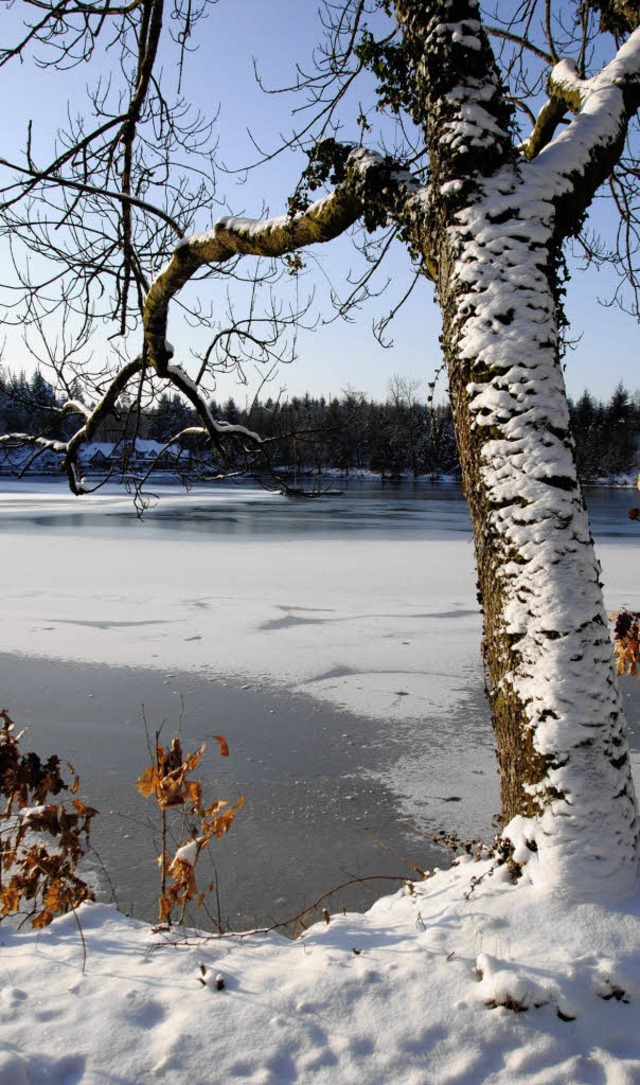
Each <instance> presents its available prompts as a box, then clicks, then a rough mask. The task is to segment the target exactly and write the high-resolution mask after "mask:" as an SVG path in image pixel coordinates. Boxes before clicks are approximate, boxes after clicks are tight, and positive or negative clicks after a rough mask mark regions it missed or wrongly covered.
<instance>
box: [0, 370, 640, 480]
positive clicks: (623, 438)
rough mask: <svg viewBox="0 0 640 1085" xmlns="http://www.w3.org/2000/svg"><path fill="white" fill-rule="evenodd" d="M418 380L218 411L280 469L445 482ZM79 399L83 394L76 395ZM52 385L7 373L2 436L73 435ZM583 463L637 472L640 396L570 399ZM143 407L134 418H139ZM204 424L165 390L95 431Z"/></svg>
mask: <svg viewBox="0 0 640 1085" xmlns="http://www.w3.org/2000/svg"><path fill="white" fill-rule="evenodd" d="M417 388H418V385H417V383H416V382H413V381H409V380H406V379H404V378H402V377H395V378H393V379H392V380H391V381H390V384H389V393H388V396H387V399H386V401H385V402H384V403H376V402H374V401H372V400H370V399H368V398H367V397H366V396H365V395H363V394H361V393H357V392H352V391H347V392H344V393H342V395H341V396H339V397H338V396H336V397H333V398H330V399H325V398H324V397H322V396H321V397H314V396H311V395H304V396H293V397H291V398H290V399H286V400H283V399H278V400H274V399H271V398H266V399H264V400H260V401H255V402H254V403H253V404H252V405H251V406H250V407H249V408H246V407H245V408H243V407H242V406H241V405H239V404H238V403H236V402H235V401H234V399H228V400H227V401H226V402H225V403H218V404H214V413H215V414H216V416H217V417H219V418H220V419H223V420H225V421H227V422H232V423H239V424H241V425H244V426H247V427H249V428H250V429H252V430H255V431H256V432H258V433H260V434H261V435H262V436H263V437H265V438H271V439H272V443H271V444H270V447H269V459H270V462H271V464H272V466H273V467H275V468H286V469H287V470H288V471H290V472H291V471H293V472H300V473H309V472H313V473H322V472H323V471H327V470H331V469H337V470H339V471H342V472H345V473H349V472H351V471H353V472H356V471H371V472H373V473H375V474H379V475H381V476H382V477H384V478H401V477H406V476H409V477H416V478H417V477H418V476H420V475H427V476H429V477H432V478H437V477H440V476H442V475H449V476H450V475H453V476H455V475H456V474H458V473H459V463H458V454H457V450H456V445H455V439H454V436H453V424H452V418H451V410H450V408H449V406H448V405H442V404H438V405H436V404H433V403H429V402H425V401H423V400H421V399H420V398H419V397H418V394H417ZM76 398H77V396H76ZM60 403H61V400H60V397H59V396H58V395H57V394H56V392H55V390H54V388H53V387H52V385H51V384H49V383H48V381H47V380H46V379H45V378H44V377H43V376H42V373H41V372H40V371H37V372H36V373H35V374H34V375H33V376H32V377H31V378H27V377H25V375H24V373H19V374H13V373H11V372H9V371H7V370H0V434H6V433H31V434H40V435H46V436H48V437H53V438H62V439H64V438H66V437H67V436H68V435H69V434H70V433H71V432H73V431H74V429H75V428H76V425H77V418H76V419H74V418H73V417H69V416H67V418H66V419H65V418H62V419H60V418H59V417H58V414H57V409H58V408H59V405H60ZM570 410H571V418H572V427H573V435H574V439H575V442H576V452H577V458H578V468H579V471H580V475H581V477H582V479H583V481H585V482H590V481H594V480H595V479H597V478H603V477H611V476H614V475H618V474H622V473H624V472H627V471H629V470H630V469H631V468H633V467H634V465H635V464H636V462H637V448H638V435H639V434H640V397H639V396H638V395H637V394H636V395H635V396H631V395H630V393H629V392H628V391H627V389H626V388H624V386H623V385H622V384H620V385H618V387H617V388H616V389H615V391H614V393H613V395H612V396H611V399H610V400H609V401H608V402H607V403H602V402H599V401H597V400H596V399H594V397H593V396H592V395H590V393H589V392H587V391H585V392H584V393H583V394H582V396H581V397H580V399H579V400H578V401H577V402H572V401H570ZM134 413H135V417H134ZM193 424H197V420H196V418H195V416H194V414H193V411H192V410H191V409H190V408H189V407H188V405H187V404H186V403H185V402H184V401H183V400H181V399H180V397H179V396H177V395H175V394H174V395H161V396H160V398H159V399H158V400H157V402H156V403H155V404H154V405H153V406H152V407H149V408H147V409H144V408H143V409H142V411H141V413H139V412H137V411H136V412H132V411H131V409H130V407H129V406H128V405H127V404H126V403H124V404H122V407H121V410H119V411H118V412H117V413H116V414H115V415H114V416H112V417H111V418H110V419H108V420H107V421H106V422H105V423H104V424H103V426H102V428H101V430H100V432H99V433H98V434H97V435H96V440H101V441H105V442H113V443H116V442H119V441H123V440H124V441H126V440H128V439H130V438H131V437H133V436H138V437H140V438H145V439H146V438H148V439H153V440H156V441H160V442H168V441H171V440H172V438H173V437H174V436H175V434H176V433H179V431H180V430H182V429H185V428H186V427H187V426H190V425H193Z"/></svg>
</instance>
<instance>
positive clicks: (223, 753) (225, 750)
mask: <svg viewBox="0 0 640 1085" xmlns="http://www.w3.org/2000/svg"><path fill="white" fill-rule="evenodd" d="M213 737H214V738H215V740H216V742H219V743H220V757H228V756H229V746H228V744H227V740H226V738H225V737H224V735H214V736H213Z"/></svg>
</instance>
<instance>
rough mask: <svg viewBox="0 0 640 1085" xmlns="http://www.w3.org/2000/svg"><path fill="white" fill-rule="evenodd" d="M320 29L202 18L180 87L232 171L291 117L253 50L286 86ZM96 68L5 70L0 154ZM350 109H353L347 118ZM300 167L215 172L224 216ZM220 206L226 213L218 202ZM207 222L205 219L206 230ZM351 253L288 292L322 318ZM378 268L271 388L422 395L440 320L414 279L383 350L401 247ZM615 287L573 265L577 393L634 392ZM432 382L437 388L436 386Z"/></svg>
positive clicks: (233, 15) (183, 342) (270, 6)
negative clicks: (375, 277) (359, 295)
mask: <svg viewBox="0 0 640 1085" xmlns="http://www.w3.org/2000/svg"><path fill="white" fill-rule="evenodd" d="M14 10H15V9H14ZM10 21H11V13H8V12H3V23H4V26H5V27H6V26H7V25H8V23H9V22H10ZM319 34H320V26H319V22H318V19H317V15H316V12H315V5H313V4H302V3H300V2H299V0H298V2H296V0H269V3H264V2H259V0H234V2H233V3H230V2H228V0H220V2H219V3H218V4H217V5H215V6H214V7H213V8H212V10H211V13H210V15H209V17H208V19H207V20H206V22H203V23H202V24H201V26H200V31H199V44H200V48H199V50H198V51H197V52H195V53H194V54H193V55H192V57H191V58H190V62H189V66H188V69H187V76H186V81H185V87H184V89H185V91H186V93H187V96H188V97H189V99H190V100H192V101H193V102H194V104H196V105H197V106H199V107H200V108H201V109H202V110H203V111H204V112H207V113H211V112H214V111H215V110H216V109H217V107H218V105H220V114H219V119H218V122H217V132H218V136H219V140H220V157H221V159H222V161H224V162H225V163H226V164H227V165H228V166H229V167H236V168H237V167H240V166H243V165H245V164H247V163H248V162H250V161H252V160H253V159H255V150H254V148H253V145H252V142H251V139H250V137H249V135H248V129H250V130H251V132H252V133H253V135H254V137H255V138H256V139H257V140H258V141H259V142H260V144H261V145H262V146H263V147H264V148H265V149H270V148H272V147H275V146H276V145H277V143H278V140H279V134H280V133H284V134H286V133H287V132H289V131H290V130H291V127H292V123H293V122H292V118H291V112H290V110H291V107H292V104H293V103H292V99H291V97H290V96H286V95H265V94H264V93H263V92H262V91H261V90H260V89H259V88H258V87H257V85H256V83H255V80H254V75H253V63H252V57H253V56H255V57H256V59H257V62H258V65H259V68H260V71H261V73H262V74H263V76H264V79H265V81H266V82H267V84H271V85H282V84H284V83H288V82H291V81H292V80H293V78H294V75H295V71H294V63H295V60H296V59H299V60H300V61H301V63H302V64H303V65H304V64H305V63H307V64H308V61H309V58H310V55H311V51H312V48H313V46H314V44H315V42H316V41H317V40H318V38H319ZM167 63H168V64H171V63H173V62H172V61H167ZM97 74H99V67H98V62H94V64H93V65H92V67H91V69H90V70H87V69H83V70H76V71H74V72H72V73H69V74H62V73H50V72H49V73H48V72H39V71H37V70H34V68H33V67H32V66H31V65H29V64H23V65H19V64H16V65H14V66H13V67H12V68H7V69H5V70H4V72H3V73H2V79H3V80H4V84H3V85H4V87H5V88H6V87H7V83H9V92H8V93H4V94H3V95H2V96H1V97H0V118H1V122H2V130H3V141H4V147H5V152H6V153H7V154H8V153H9V150H11V152H12V153H15V150H16V148H17V147H18V146H19V143H20V139H21V134H22V133H23V132H24V131H25V128H26V122H27V120H28V119H29V118H33V120H34V122H35V146H36V148H38V147H40V148H41V149H42V157H43V158H45V157H46V153H45V148H46V147H47V146H48V145H49V143H50V138H51V134H52V131H53V130H54V129H55V127H56V125H57V123H59V120H60V119H62V120H63V119H64V113H65V102H66V101H67V100H68V99H69V100H70V101H71V109H72V111H73V110H77V111H79V110H80V109H81V108H82V103H83V99H84V94H85V87H86V85H87V84H90V83H91V82H93V81H94V79H95V77H96V76H97ZM360 93H361V94H362V95H364V96H365V98H366V95H367V93H368V88H366V87H364V86H363V87H362V89H361V91H360ZM354 104H355V103H354ZM355 113H356V109H355V108H354V109H353V110H352V111H351V114H350V116H351V115H352V116H355ZM349 123H350V124H353V122H352V121H351V122H349ZM349 123H347V125H346V126H345V129H344V132H343V136H344V138H345V139H349V138H357V130H356V129H355V127H349ZM301 164H304V160H303V159H301V157H300V156H299V155H295V154H284V155H282V156H279V157H278V158H276V159H275V160H273V161H271V162H268V163H267V164H265V165H264V166H263V167H261V168H260V169H257V170H254V171H252V172H250V173H249V175H248V176H247V178H246V180H244V179H243V183H242V184H240V183H239V178H238V177H237V176H235V175H232V174H231V175H227V176H223V177H222V178H221V179H220V187H219V191H220V194H221V195H223V196H224V198H225V201H226V208H227V213H228V212H229V211H233V212H234V213H246V214H248V215H251V216H254V215H255V216H257V215H259V214H260V212H261V209H262V206H263V204H267V205H268V206H269V210H270V212H271V213H272V214H279V213H281V212H282V211H283V210H284V209H285V205H286V198H287V196H288V195H289V194H290V193H291V191H292V190H293V188H294V186H295V183H296V180H297V178H298V176H299V171H300V168H301ZM221 213H225V210H224V209H223V208H221ZM598 216H599V221H600V222H602V223H603V224H604V225H605V226H606V225H607V217H606V214H604V213H603V212H602V210H601V209H600V208H598ZM205 225H206V224H204V223H203V224H202V226H203V228H204V227H205ZM355 259H356V258H355V256H354V250H353V246H352V244H351V241H350V240H349V239H348V238H342V239H340V240H339V241H338V242H334V243H331V244H330V245H328V246H324V247H321V246H319V247H317V249H316V250H315V251H314V254H313V256H312V258H311V259H307V264H308V270H307V271H306V272H305V274H303V275H302V276H301V277H300V280H299V282H298V284H297V289H298V290H299V291H300V295H301V296H304V294H305V293H306V291H307V289H312V288H314V289H315V291H316V297H315V302H314V305H313V307H312V308H313V312H315V313H317V314H321V315H322V316H324V317H330V316H332V315H333V313H332V309H331V305H330V301H329V297H328V290H327V288H326V285H325V275H326V276H329V277H330V278H331V280H332V282H333V284H334V286H335V288H336V289H337V290H338V292H339V293H342V294H344V293H348V289H349V288H348V283H347V276H348V273H349V269H350V268H351V267H352V266H353V265H354V262H355ZM318 271H319V272H320V274H318ZM386 275H387V276H389V277H390V279H391V285H390V287H389V288H388V290H387V291H385V294H384V296H383V297H382V298H380V299H378V300H377V301H375V302H373V303H371V304H369V305H367V306H365V307H364V309H363V310H362V311H361V312H360V313H359V314H356V318H355V320H354V321H353V322H352V323H345V322H344V321H342V320H335V321H333V322H331V323H329V324H328V325H323V324H322V323H321V324H320V325H319V326H318V328H317V330H316V331H314V332H305V331H302V332H301V333H300V334H299V337H298V353H299V358H298V360H297V361H296V362H295V363H293V364H292V365H290V366H284V367H282V368H281V370H280V372H279V373H278V374H277V376H276V377H275V379H274V381H273V384H272V387H271V389H270V391H271V394H275V392H277V391H279V390H280V389H282V388H286V392H287V393H288V394H289V395H296V394H300V393H301V392H304V391H309V392H311V393H312V394H325V395H331V394H336V393H339V392H340V391H341V390H342V389H345V388H347V387H351V388H355V389H357V390H359V391H363V392H365V393H366V394H368V395H370V396H373V397H375V398H384V396H385V395H386V391H387V385H388V381H389V378H390V377H391V376H392V375H393V374H396V373H397V374H401V375H403V376H407V377H409V378H411V379H414V380H415V381H418V382H420V388H421V391H422V392H423V393H424V392H426V382H427V381H428V380H430V379H432V376H433V373H434V371H435V369H436V368H437V366H438V364H439V346H438V335H439V327H440V321H439V313H438V309H437V306H436V305H435V304H434V302H433V295H432V290H431V287H430V284H429V283H428V282H426V281H425V282H424V283H420V284H419V286H418V288H417V289H416V290H415V291H414V294H413V296H412V298H411V299H410V301H409V302H408V303H407V305H406V306H405V308H404V309H403V310H402V312H401V313H400V315H399V316H398V318H397V319H396V321H395V322H394V324H393V325H392V327H391V329H390V333H389V334H390V337H391V338H392V339H393V347H392V348H391V349H388V350H384V349H383V348H382V347H381V346H380V345H379V344H378V343H377V342H376V340H375V339H374V337H373V336H372V334H371V325H372V322H373V321H374V320H375V319H378V318H379V317H380V316H381V315H383V314H384V313H385V312H386V311H387V309H388V308H389V307H390V306H391V305H392V304H393V303H394V302H395V300H397V298H398V297H399V295H400V294H402V293H403V292H404V289H405V288H406V284H407V283H408V282H409V276H410V268H409V262H408V259H407V257H406V254H405V252H404V250H403V249H402V247H401V246H400V245H397V246H396V250H395V251H394V252H392V253H390V256H389V259H388V264H387V268H386ZM382 281H383V280H381V284H382ZM612 286H613V284H612V280H611V279H610V277H609V276H608V275H607V274H605V273H604V272H597V271H595V270H590V271H577V270H576V271H574V274H573V278H572V282H571V283H570V284H569V292H568V301H567V310H568V313H569V316H570V317H571V320H572V324H573V327H572V336H573V337H574V338H578V337H579V343H578V345H577V347H576V349H575V350H572V351H570V352H569V354H568V356H567V359H566V379H567V385H568V390H569V392H570V394H572V395H574V396H577V395H579V394H580V392H581V391H582V389H583V388H585V387H588V388H589V389H590V390H591V391H592V392H593V393H594V394H595V395H596V397H598V398H607V397H608V396H609V395H610V394H611V392H612V390H613V388H614V387H615V385H616V384H617V383H618V381H620V380H622V381H623V382H624V383H625V384H626V385H627V387H628V388H629V389H630V390H631V391H632V392H635V391H636V390H637V389H640V375H639V372H638V366H637V355H638V339H639V334H638V331H639V330H638V327H637V324H636V322H635V321H634V320H633V319H632V318H631V317H629V316H627V315H625V314H623V313H621V312H619V311H617V310H615V309H604V308H602V307H600V306H599V305H598V301H597V299H598V297H607V296H608V295H609V294H610V293H611V291H612ZM201 293H202V296H203V298H204V300H206V301H207V302H211V303H212V304H213V305H214V306H216V307H217V306H221V305H222V287H221V284H220V283H216V282H215V281H212V282H210V283H207V284H206V285H203V287H202V291H201ZM169 337H170V339H171V341H172V343H173V344H174V346H175V347H176V348H177V351H178V355H179V356H180V357H181V360H187V359H188V353H189V350H190V348H196V349H197V348H198V347H204V346H206V340H205V339H203V338H202V337H201V338H200V339H198V338H197V337H196V336H195V334H194V333H193V332H188V331H187V330H186V329H183V328H181V329H177V328H176V327H175V325H174V324H171V325H170V330H169ZM4 362H5V363H6V364H8V365H16V366H22V365H26V364H28V359H27V356H26V354H25V351H24V347H23V345H22V343H21V337H20V333H19V330H17V329H11V328H8V329H6V332H5V350H4ZM249 375H250V376H251V374H249ZM255 385H256V381H255V380H252V382H251V385H250V387H249V388H248V389H247V388H243V387H242V386H237V385H236V384H234V383H233V382H232V381H231V379H230V378H229V379H225V380H223V381H221V382H220V384H219V388H218V394H219V396H220V398H226V396H228V395H234V396H235V397H236V398H237V399H239V400H240V401H242V400H243V398H244V397H245V396H251V394H252V389H253V388H254V387H255ZM441 386H442V389H443V392H444V384H442V385H441Z"/></svg>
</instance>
